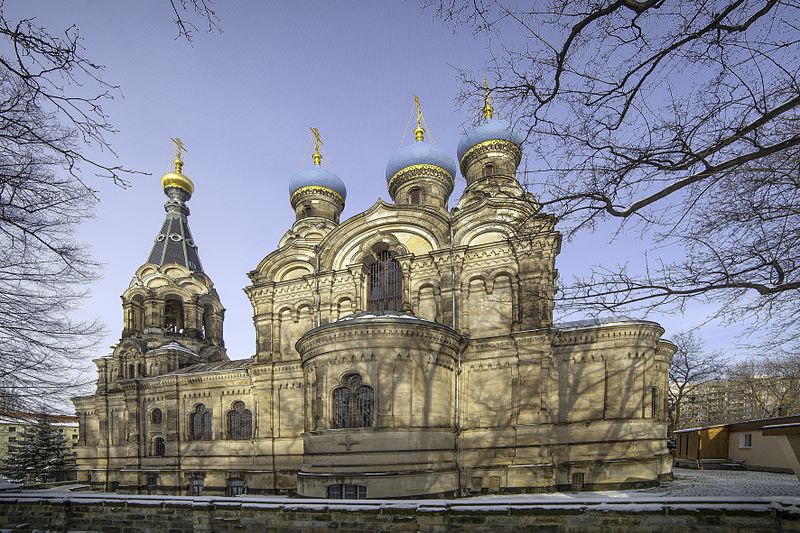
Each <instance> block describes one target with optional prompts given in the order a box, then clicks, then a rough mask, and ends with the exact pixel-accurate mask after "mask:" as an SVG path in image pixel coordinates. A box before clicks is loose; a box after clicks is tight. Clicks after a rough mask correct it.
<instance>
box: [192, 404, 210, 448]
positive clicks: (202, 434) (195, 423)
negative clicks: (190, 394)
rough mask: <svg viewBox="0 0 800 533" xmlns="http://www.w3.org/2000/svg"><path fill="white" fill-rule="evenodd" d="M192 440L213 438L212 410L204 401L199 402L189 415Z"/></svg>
mask: <svg viewBox="0 0 800 533" xmlns="http://www.w3.org/2000/svg"><path fill="white" fill-rule="evenodd" d="M189 425H190V427H191V439H192V440H211V412H210V411H207V410H206V406H205V405H203V404H202V403H200V404H197V407H195V408H194V412H193V413H192V414H191V416H190V417H189Z"/></svg>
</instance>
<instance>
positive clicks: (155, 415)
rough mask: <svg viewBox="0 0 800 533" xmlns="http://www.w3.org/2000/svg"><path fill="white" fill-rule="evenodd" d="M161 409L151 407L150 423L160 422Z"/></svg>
mask: <svg viewBox="0 0 800 533" xmlns="http://www.w3.org/2000/svg"><path fill="white" fill-rule="evenodd" d="M161 417H162V415H161V409H158V408H156V409H153V411H152V412H151V413H150V423H151V424H160V423H161Z"/></svg>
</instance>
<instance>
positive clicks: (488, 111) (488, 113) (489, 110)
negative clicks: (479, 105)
mask: <svg viewBox="0 0 800 533" xmlns="http://www.w3.org/2000/svg"><path fill="white" fill-rule="evenodd" d="M483 89H484V91H486V96H484V99H483V118H485V119H490V118H492V117H493V116H494V107H492V101H491V99H490V98H489V82H488V81H486V78H483Z"/></svg>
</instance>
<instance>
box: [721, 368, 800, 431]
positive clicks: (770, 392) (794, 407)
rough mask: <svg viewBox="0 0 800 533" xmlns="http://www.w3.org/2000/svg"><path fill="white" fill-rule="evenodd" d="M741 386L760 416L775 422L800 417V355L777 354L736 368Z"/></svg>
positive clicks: (733, 371) (733, 372) (734, 378)
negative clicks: (784, 417)
mask: <svg viewBox="0 0 800 533" xmlns="http://www.w3.org/2000/svg"><path fill="white" fill-rule="evenodd" d="M730 379H731V380H732V381H734V382H736V383H737V385H738V388H739V390H741V391H742V394H743V395H745V396H746V401H747V403H748V404H751V405H753V406H754V407H756V416H757V417H763V418H771V417H775V416H784V415H792V414H798V413H800V355H797V354H793V353H777V354H771V355H768V356H761V357H758V358H755V359H752V360H748V361H742V362H740V363H737V364H736V365H734V367H733V368H732V369H731V372H730Z"/></svg>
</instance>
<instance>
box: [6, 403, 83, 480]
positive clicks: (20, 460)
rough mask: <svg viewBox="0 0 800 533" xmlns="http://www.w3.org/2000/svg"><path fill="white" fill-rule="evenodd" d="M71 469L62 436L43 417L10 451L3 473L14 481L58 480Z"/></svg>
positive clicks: (69, 454) (68, 453)
mask: <svg viewBox="0 0 800 533" xmlns="http://www.w3.org/2000/svg"><path fill="white" fill-rule="evenodd" d="M74 467H75V466H74V461H73V460H72V454H71V452H70V450H69V448H68V446H67V441H66V439H65V438H64V435H63V434H62V433H61V432H60V431H59V429H58V428H57V427H55V426H53V424H51V423H50V420H49V419H48V417H47V416H46V415H42V416H40V417H39V418H38V420H37V422H36V425H34V426H30V427H28V428H27V429H26V430H25V432H24V434H23V435H22V440H21V441H20V442H18V443H17V445H16V446H15V447H14V448H12V449H11V450H9V455H8V459H7V463H6V468H5V471H4V474H5V475H6V476H8V477H9V478H10V479H12V480H15V481H26V482H47V481H61V480H63V479H64V478H65V477H66V475H67V474H68V473H69V472H70V471H71V470H73V469H74Z"/></svg>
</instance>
